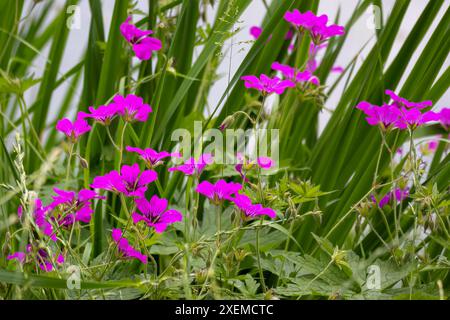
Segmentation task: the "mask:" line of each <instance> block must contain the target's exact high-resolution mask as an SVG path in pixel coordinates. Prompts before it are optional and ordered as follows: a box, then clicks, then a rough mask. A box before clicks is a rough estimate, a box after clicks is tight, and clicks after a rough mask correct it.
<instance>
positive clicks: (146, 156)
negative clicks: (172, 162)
mask: <svg viewBox="0 0 450 320" xmlns="http://www.w3.org/2000/svg"><path fill="white" fill-rule="evenodd" d="M125 149H126V150H127V151H128V152H136V153H137V154H139V156H140V158H141V159H142V160H144V162H145V164H146V165H147V167H149V168H153V167H156V166H158V165H159V164H161V163H162V160H163V159H165V158H168V157H177V158H178V157H179V154H177V153H169V152H167V151H161V152H158V151H155V150H153V149H150V148H146V149H140V148H135V147H130V146H127V147H126V148H125Z"/></svg>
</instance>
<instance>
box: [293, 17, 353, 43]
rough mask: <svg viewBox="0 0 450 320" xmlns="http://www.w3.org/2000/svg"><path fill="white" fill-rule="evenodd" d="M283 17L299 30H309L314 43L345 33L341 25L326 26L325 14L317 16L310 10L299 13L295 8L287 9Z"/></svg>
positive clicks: (326, 18)
mask: <svg viewBox="0 0 450 320" xmlns="http://www.w3.org/2000/svg"><path fill="white" fill-rule="evenodd" d="M284 19H285V20H286V21H287V22H289V23H291V24H292V25H293V26H294V27H296V28H299V29H300V31H305V30H307V31H309V33H310V34H311V37H312V39H313V41H314V43H315V44H320V43H322V42H324V41H326V40H328V39H329V38H331V37H334V36H341V35H343V34H345V29H344V27H342V26H339V25H335V24H333V25H329V26H327V23H328V16H327V15H321V16H319V17H317V16H316V15H315V14H314V13H312V12H311V11H307V12H305V13H301V12H300V11H298V10H297V9H294V10H293V11H292V12H290V11H287V12H286V13H285V15H284Z"/></svg>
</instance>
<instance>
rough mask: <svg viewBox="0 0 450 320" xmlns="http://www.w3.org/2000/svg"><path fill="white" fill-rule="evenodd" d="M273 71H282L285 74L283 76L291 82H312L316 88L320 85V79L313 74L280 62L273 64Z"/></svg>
mask: <svg viewBox="0 0 450 320" xmlns="http://www.w3.org/2000/svg"><path fill="white" fill-rule="evenodd" d="M272 69H273V70H276V71H280V72H281V73H282V74H283V76H285V77H286V78H287V79H288V80H290V81H293V82H299V83H302V82H310V83H312V84H314V85H315V86H318V85H320V81H319V79H318V78H317V77H315V76H313V74H312V73H311V72H310V71H308V70H306V71H300V70H297V69H295V68H293V67H291V66H288V65H285V64H281V63H279V62H274V63H272Z"/></svg>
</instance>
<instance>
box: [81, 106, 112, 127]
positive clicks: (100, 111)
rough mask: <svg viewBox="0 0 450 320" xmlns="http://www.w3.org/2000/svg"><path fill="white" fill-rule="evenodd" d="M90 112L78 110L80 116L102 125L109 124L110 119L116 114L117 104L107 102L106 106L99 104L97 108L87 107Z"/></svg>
mask: <svg viewBox="0 0 450 320" xmlns="http://www.w3.org/2000/svg"><path fill="white" fill-rule="evenodd" d="M89 112H90V113H85V112H80V116H81V117H82V118H83V119H85V118H92V119H94V120H95V122H97V123H100V124H101V125H104V126H109V125H110V124H111V121H112V120H113V119H114V118H115V117H116V116H117V113H118V109H117V105H115V104H109V105H106V106H99V107H98V108H97V109H95V108H94V107H89Z"/></svg>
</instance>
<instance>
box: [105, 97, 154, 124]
mask: <svg viewBox="0 0 450 320" xmlns="http://www.w3.org/2000/svg"><path fill="white" fill-rule="evenodd" d="M113 101H114V102H113V103H111V105H113V107H114V108H116V109H117V113H118V114H119V115H120V116H121V117H122V118H123V120H124V121H125V122H135V121H139V122H145V121H147V119H148V115H149V114H150V113H151V112H152V108H151V107H150V105H148V104H146V103H144V100H143V99H142V98H141V97H138V96H135V95H134V94H129V95H127V96H126V97H123V96H121V95H116V96H115V97H114V99H113Z"/></svg>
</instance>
